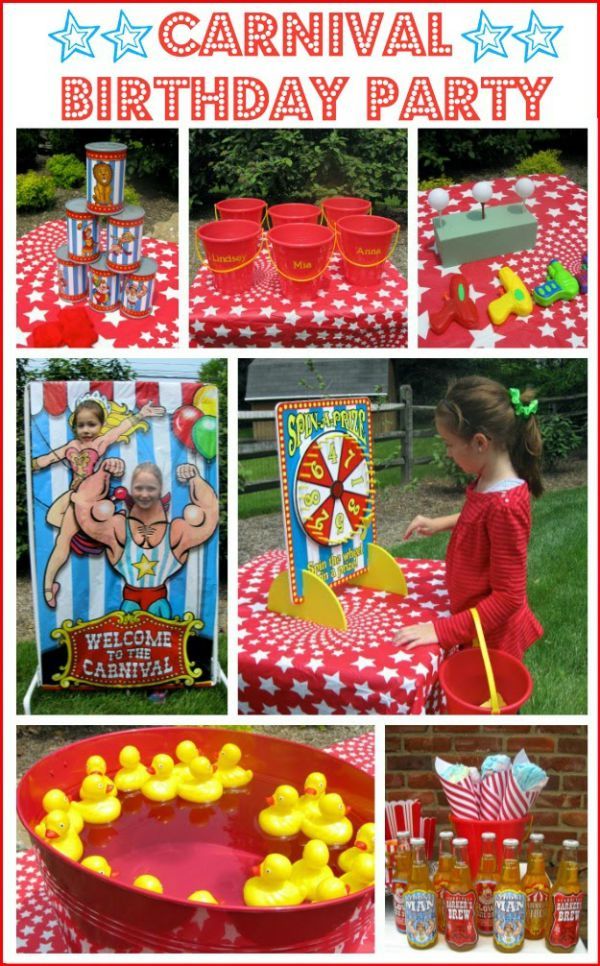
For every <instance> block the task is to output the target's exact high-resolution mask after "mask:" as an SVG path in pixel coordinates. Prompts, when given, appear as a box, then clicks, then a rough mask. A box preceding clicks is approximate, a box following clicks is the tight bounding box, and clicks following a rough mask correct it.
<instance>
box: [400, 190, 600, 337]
mask: <svg viewBox="0 0 600 966" xmlns="http://www.w3.org/2000/svg"><path fill="white" fill-rule="evenodd" d="M515 180H516V179H515V178H498V179H496V180H495V181H494V182H493V187H494V200H493V201H492V204H496V203H497V200H498V199H499V198H500V197H503V198H504V203H509V204H510V202H511V199H515V198H516V196H515V193H514V183H515ZM535 182H536V195H535V198H533V199H529V200H528V202H527V206H528V207H529V208H533V207H535V217H536V219H537V225H538V227H537V240H536V246H535V249H534V250H533V251H529V252H517V253H515V254H511V255H507V256H506V257H505V258H503V259H501V258H490V259H482V260H480V261H476V262H470V263H469V264H466V265H464V266H454V267H449V268H447V269H444V268H443V267H442V266H441V265H440V264H439V261H438V257H437V255H436V254H435V253H434V252H432V251H431V249H430V247H429V241H428V238H429V235H430V231H429V229H430V227H431V217H432V211H431V208H430V206H429V205H428V204H427V193H426V192H422V193H420V195H419V206H418V211H419V279H418V281H419V286H420V287H421V288H422V289H423V294H422V296H421V298H420V300H419V314H418V320H419V324H418V339H419V345H421V346H424V347H427V348H442V347H448V348H471V347H473V348H482V349H483V348H493V347H494V346H495V345H498V346H499V347H500V348H502V349H505V348H506V349H512V348H538V347H539V348H542V347H543V348H567V349H570V348H586V346H587V329H588V326H587V295H582V294H580V295H578V296H576V297H575V298H574V299H572V300H571V301H570V302H568V303H565V302H561V301H557V302H555V303H553V304H552V305H551V306H549V307H548V308H546V309H544V308H542V307H541V306H539V305H534V308H533V311H532V313H531V314H530V315H528V316H525V317H518V316H515V315H512V316H509V318H508V319H507V321H506V322H505V323H504V324H503V325H501V326H498V327H497V328H496V327H493V328H494V329H495V331H493V329H492V327H491V325H490V324H489V318H488V314H487V306H488V304H489V302H491V301H492V299H493V298H496V297H497V296H498V295H499V294H500V292H501V289H500V286H499V281H498V271H499V270H500V268H501V267H502V265H504V264H508V265H510V266H511V267H512V268H513V270H514V271H515V272H516V273H517V274H518V275H520V277H521V279H522V280H523V282H524V283H525V285H526V286H527V287H528V288H529V290H530V291H531V290H532V289H533V288H535V287H536V286H537V285H540V284H541V283H542V282H544V281H545V279H546V277H547V267H548V264H549V262H550V261H551V260H552V259H558V261H560V262H561V263H562V264H563V265H564V266H565V268H567V269H568V270H569V271H570V272H571V273H572V274H574V275H577V274H578V272H579V271H580V265H581V258H582V256H583V254H584V253H585V252H586V251H587V248H588V238H587V233H588V232H587V195H586V193H585V191H583V189H582V188H580V187H579V185H576V184H574V183H573V182H572V181H570V180H569V179H568V178H566V177H564V176H563V175H560V176H558V175H557V176H554V175H553V176H538V177H536V179H535ZM471 187H472V186H471V185H468V186H465V185H453V186H451V187H450V188H449V189H448V193H449V195H450V198H451V204H450V205H449V206H448V210H452V211H469V210H470V209H471V208H472V207H473V198H472V195H471ZM534 201H535V202H536V204H535V206H534V205H533V204H532V202H534ZM461 270H462V271H463V273H464V275H465V277H466V278H467V280H468V281H469V283H470V289H471V293H470V294H471V297H472V298H473V299H474V300H475V302H476V306H477V310H478V316H479V325H480V328H479V329H476V330H474V331H469V330H467V329H464V328H462V326H460V325H458V324H457V323H452V324H451V325H450V326H449V328H448V329H446V331H445V332H444V333H442V335H435V333H433V332H432V330H431V329H430V328H429V314H430V313H433V312H436V311H438V310H439V308H440V305H441V304H442V300H443V298H444V295H445V293H446V292H447V290H448V282H447V281H446V278H445V276H446V275H451V274H453V273H456V272H459V271H461ZM543 321H548V322H549V323H550V326H544V325H543V324H542V323H543ZM551 328H553V329H554V331H553V332H551V331H550V329H551ZM500 339H501V340H502V341H500Z"/></svg>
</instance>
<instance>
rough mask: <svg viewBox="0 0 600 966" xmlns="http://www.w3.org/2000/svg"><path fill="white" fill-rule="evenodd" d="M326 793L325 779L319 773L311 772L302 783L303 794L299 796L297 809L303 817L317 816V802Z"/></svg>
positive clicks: (321, 773)
mask: <svg viewBox="0 0 600 966" xmlns="http://www.w3.org/2000/svg"><path fill="white" fill-rule="evenodd" d="M326 791H327V779H326V777H325V775H324V774H323V772H321V771H311V773H310V775H307V776H306V779H305V781H304V794H303V795H301V796H300V801H299V802H298V808H299V809H300V811H301V812H303V813H304V815H309V814H313V815H316V814H318V809H317V802H318V801H319V800H320V799H321V798H322V797H323V795H324V794H325V792H326Z"/></svg>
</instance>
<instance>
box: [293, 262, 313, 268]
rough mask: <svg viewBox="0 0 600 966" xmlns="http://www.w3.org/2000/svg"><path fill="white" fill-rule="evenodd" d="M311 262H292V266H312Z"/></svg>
mask: <svg viewBox="0 0 600 966" xmlns="http://www.w3.org/2000/svg"><path fill="white" fill-rule="evenodd" d="M312 267H313V264H312V262H294V268H312Z"/></svg>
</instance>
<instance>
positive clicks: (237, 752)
mask: <svg viewBox="0 0 600 966" xmlns="http://www.w3.org/2000/svg"><path fill="white" fill-rule="evenodd" d="M241 757H242V752H241V749H240V748H238V746H237V745H234V744H233V743H232V742H231V741H228V742H227V744H226V745H223V747H222V748H221V750H220V752H219V754H218V757H217V764H216V768H215V775H216V776H217V778H218V779H219V780H220V782H221V784H222V786H223V788H243V787H244V785H248V784H249V783H250V782H251V781H252V779H253V777H254V772H253V771H252V770H251V769H250V768H242V766H241V765H240V764H239V762H240V759H241Z"/></svg>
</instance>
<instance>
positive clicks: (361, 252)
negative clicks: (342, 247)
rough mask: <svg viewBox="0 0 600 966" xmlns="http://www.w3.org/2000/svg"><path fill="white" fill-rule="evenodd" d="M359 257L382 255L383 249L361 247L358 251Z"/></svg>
mask: <svg viewBox="0 0 600 966" xmlns="http://www.w3.org/2000/svg"><path fill="white" fill-rule="evenodd" d="M356 254H357V255H381V248H363V247H362V246H359V247H358V248H357V249H356Z"/></svg>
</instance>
